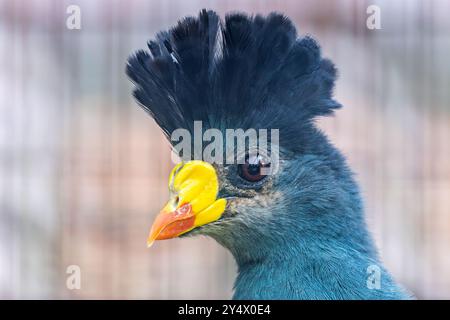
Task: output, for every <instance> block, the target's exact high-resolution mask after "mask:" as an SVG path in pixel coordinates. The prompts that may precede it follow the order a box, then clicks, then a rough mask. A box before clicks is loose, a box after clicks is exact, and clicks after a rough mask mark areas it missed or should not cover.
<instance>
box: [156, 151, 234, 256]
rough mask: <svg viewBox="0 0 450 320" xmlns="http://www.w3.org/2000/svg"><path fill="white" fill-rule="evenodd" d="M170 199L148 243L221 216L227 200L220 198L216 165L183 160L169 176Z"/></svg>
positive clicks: (169, 236) (177, 234)
mask: <svg viewBox="0 0 450 320" xmlns="http://www.w3.org/2000/svg"><path fill="white" fill-rule="evenodd" d="M169 191H170V195H171V197H170V200H169V202H168V203H167V204H166V206H165V207H164V208H163V209H162V211H161V212H160V213H159V214H158V216H157V217H156V219H155V221H154V222H153V225H152V227H151V229H150V234H149V236H148V239H147V246H148V247H150V246H151V245H152V244H153V242H154V241H155V240H163V239H170V238H175V237H178V236H180V235H182V234H183V233H186V232H188V231H190V230H192V229H194V228H196V227H199V226H202V225H205V224H208V223H210V222H213V221H216V220H218V219H219V218H220V217H221V216H222V214H223V212H224V211H225V206H226V200H225V199H222V198H221V199H217V193H218V191H219V182H218V179H217V175H216V171H215V170H214V167H213V166H212V165H211V164H209V163H207V162H203V161H199V160H194V161H189V162H186V163H179V164H178V165H176V166H175V168H173V170H172V172H171V173H170V176H169Z"/></svg>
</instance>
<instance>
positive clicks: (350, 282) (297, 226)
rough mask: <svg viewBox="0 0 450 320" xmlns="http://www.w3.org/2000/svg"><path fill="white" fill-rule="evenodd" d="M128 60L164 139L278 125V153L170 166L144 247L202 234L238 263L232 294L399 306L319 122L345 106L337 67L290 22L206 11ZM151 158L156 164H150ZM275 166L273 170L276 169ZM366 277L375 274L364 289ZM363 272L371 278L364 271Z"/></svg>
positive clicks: (353, 186) (401, 294)
mask: <svg viewBox="0 0 450 320" xmlns="http://www.w3.org/2000/svg"><path fill="white" fill-rule="evenodd" d="M148 48H149V50H147V51H145V50H140V51H137V52H135V53H134V54H132V55H131V57H130V58H129V60H128V64H127V74H128V75H129V77H130V78H131V79H132V81H133V82H134V84H135V90H134V96H135V98H136V99H137V101H138V102H139V104H140V105H141V106H142V107H143V108H144V110H146V111H147V112H148V113H149V114H150V115H151V117H153V119H154V120H155V121H156V123H157V124H158V126H159V127H160V128H161V129H162V130H163V132H164V133H165V135H166V136H167V137H168V138H169V141H171V142H173V141H172V140H171V139H170V137H171V134H172V133H173V132H174V130H176V129H180V128H183V129H186V130H188V131H189V132H192V133H193V130H194V129H193V126H194V121H201V123H202V126H203V129H205V130H206V129H208V128H215V129H218V130H220V131H221V132H224V131H225V130H227V129H230V128H231V129H237V128H241V129H243V130H247V129H251V128H252V129H255V130H259V129H278V130H279V131H278V132H279V145H278V150H279V158H278V160H277V168H276V170H272V171H271V174H261V171H262V169H267V168H270V167H271V166H275V164H274V162H273V159H271V158H270V157H267V156H262V155H259V154H257V155H256V156H255V155H252V156H249V155H245V156H244V158H245V160H244V162H243V163H240V164H228V163H223V164H217V163H212V164H211V163H208V162H206V161H202V160H199V159H197V160H192V161H184V162H181V163H180V164H178V165H176V166H175V168H174V169H173V171H172V173H171V174H170V177H169V190H170V200H169V202H168V203H167V205H166V206H165V207H164V209H163V210H162V211H161V213H160V214H159V215H158V216H157V217H156V219H155V222H154V224H153V226H152V228H151V231H150V235H149V239H148V244H149V245H151V244H152V243H153V241H154V240H162V239H169V238H174V237H178V236H182V237H184V236H195V235H199V234H201V235H207V236H210V237H212V238H214V239H215V240H217V242H218V243H220V244H221V245H222V246H223V247H225V248H227V249H228V250H229V251H230V252H231V253H232V254H233V256H234V258H235V260H236V263H237V267H238V275H237V278H236V281H235V286H234V288H235V290H234V296H233V298H235V299H404V298H411V297H412V296H411V294H410V293H408V292H407V291H406V290H404V289H403V288H402V287H401V286H399V285H398V284H396V282H395V281H394V280H393V278H392V276H391V275H390V274H389V273H388V271H387V270H386V269H385V268H384V267H383V264H382V263H381V261H380V259H379V257H378V254H377V250H376V248H375V246H374V242H373V240H372V238H371V236H370V234H369V232H368V229H367V227H366V223H365V218H364V208H363V203H362V199H361V196H360V192H359V189H358V186H357V183H356V182H355V179H354V177H353V174H352V172H351V170H350V169H349V167H348V165H347V164H346V160H345V158H344V157H343V155H342V154H341V153H340V152H339V151H338V150H337V149H336V148H335V147H334V146H333V145H332V144H331V143H330V141H329V140H328V138H327V137H326V136H325V134H324V133H323V132H322V131H321V130H319V129H318V127H317V126H316V124H315V119H317V117H319V116H326V115H332V114H333V113H334V110H335V109H338V108H340V107H341V105H340V104H339V103H338V102H337V101H335V100H334V99H333V87H334V82H335V79H336V74H337V72H336V68H335V67H334V65H333V63H332V62H331V61H330V60H328V59H325V58H323V57H322V55H321V50H320V47H319V45H318V43H317V42H316V41H315V40H313V39H312V38H311V37H309V36H298V34H297V31H296V28H295V27H294V25H293V23H292V22H291V20H290V19H288V18H287V17H286V16H284V15H282V14H278V13H271V14H269V15H267V16H262V15H252V16H250V15H247V14H243V13H231V14H228V15H226V16H225V18H224V19H221V18H220V17H219V16H218V15H217V14H216V13H215V12H213V11H209V10H202V11H201V12H200V13H199V15H198V16H197V17H186V18H183V19H182V20H180V21H179V22H178V24H177V25H176V26H174V27H173V28H171V29H170V30H168V31H161V32H159V33H158V34H157V35H156V38H155V39H154V40H151V41H149V42H148ZM155 161H156V159H155ZM273 169H275V168H273ZM370 270H372V271H373V270H374V272H375V271H378V276H379V278H378V281H379V283H378V285H376V286H371V285H369V284H368V279H369V277H370V276H371V274H370V272H372V271H370ZM368 271H370V272H368Z"/></svg>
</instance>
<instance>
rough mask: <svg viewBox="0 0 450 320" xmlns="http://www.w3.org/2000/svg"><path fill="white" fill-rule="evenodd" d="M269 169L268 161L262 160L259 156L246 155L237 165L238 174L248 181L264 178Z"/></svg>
mask: <svg viewBox="0 0 450 320" xmlns="http://www.w3.org/2000/svg"><path fill="white" fill-rule="evenodd" d="M269 171H270V162H268V161H264V159H263V158H262V157H261V156H259V155H255V156H250V157H246V159H245V163H244V164H240V165H239V167H238V173H239V176H240V177H241V178H242V179H245V180H247V181H250V182H257V181H261V180H262V179H264V178H265V177H266V176H267V175H268V174H269Z"/></svg>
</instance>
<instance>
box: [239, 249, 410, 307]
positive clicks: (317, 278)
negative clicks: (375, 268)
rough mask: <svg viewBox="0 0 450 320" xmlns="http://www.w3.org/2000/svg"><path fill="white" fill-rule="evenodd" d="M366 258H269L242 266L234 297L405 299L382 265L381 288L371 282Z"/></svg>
mask: <svg viewBox="0 0 450 320" xmlns="http://www.w3.org/2000/svg"><path fill="white" fill-rule="evenodd" d="M372 262H373V261H365V259H361V260H358V259H352V260H349V259H342V260H341V259H326V260H322V261H318V260H315V261H308V260H305V259H304V258H299V259H291V260H288V261H266V262H264V263H255V264H248V265H245V266H241V267H240V269H239V275H238V277H237V279H236V283H235V293H234V296H233V299H238V300H241V299H269V300H270V299H299V300H303V299H403V298H408V295H407V294H406V293H405V292H404V291H403V289H401V288H399V287H398V286H397V285H396V284H395V283H394V282H393V280H392V278H391V276H390V275H389V274H388V273H387V272H386V271H385V270H384V268H382V267H381V268H382V269H381V270H382V275H381V276H382V278H381V286H380V288H373V287H370V286H368V284H367V283H368V277H369V276H370V275H369V274H368V273H367V266H366V264H367V263H372Z"/></svg>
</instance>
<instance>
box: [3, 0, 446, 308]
mask: <svg viewBox="0 0 450 320" xmlns="http://www.w3.org/2000/svg"><path fill="white" fill-rule="evenodd" d="M72 4H75V5H78V6H79V7H80V9H81V29H80V30H69V29H68V28H67V27H66V19H67V18H68V16H69V15H68V14H67V13H66V9H67V7H68V6H69V5H72ZM371 4H375V5H378V6H379V8H380V10H381V29H380V30H369V29H368V28H367V27H366V19H367V17H368V14H367V13H366V9H367V7H368V6H369V5H371ZM203 7H206V8H211V9H214V10H216V11H218V12H219V13H220V14H221V16H222V17H223V15H224V14H225V13H226V12H229V11H245V12H248V13H262V14H267V13H269V12H271V11H274V10H276V11H279V12H282V13H285V14H287V15H288V16H289V17H290V18H292V20H293V21H294V22H295V24H296V25H297V27H298V32H299V34H301V35H305V34H310V35H312V36H313V37H315V38H316V39H317V40H318V41H319V42H320V44H321V45H322V48H323V54H324V55H325V56H326V57H329V58H331V59H332V60H333V61H334V62H335V63H336V65H337V67H338V68H339V70H340V78H339V80H338V82H337V87H336V96H337V100H339V101H340V102H341V103H342V104H343V105H344V106H345V107H344V108H343V109H342V110H339V111H338V112H337V116H336V117H334V118H329V119H323V120H321V121H320V122H319V125H320V126H321V127H322V128H323V129H324V130H325V131H326V132H327V133H328V135H329V136H330V138H331V140H332V141H333V142H334V143H335V145H337V146H338V147H339V148H340V149H341V150H342V151H343V153H344V154H345V155H346V156H347V157H348V159H349V162H350V165H351V167H352V168H353V170H354V171H355V172H356V178H357V180H358V182H359V183H360V185H361V189H362V193H363V196H364V199H365V206H366V215H367V220H368V225H369V227H370V229H371V231H372V233H373V235H374V237H375V239H376V242H377V245H378V247H379V249H380V253H381V257H382V259H383V261H384V262H385V264H386V266H387V267H388V269H390V270H391V272H392V273H393V274H394V276H395V277H396V278H397V279H398V280H399V281H400V282H401V283H403V284H404V286H406V287H407V288H408V289H410V290H411V291H413V292H414V293H415V294H416V296H417V297H418V298H447V299H448V298H450V143H449V138H450V90H449V89H450V86H449V85H450V62H449V60H448V59H449V53H450V19H449V17H450V2H449V1H446V0H441V1H438V0H435V1H419V0H403V1H402V0H397V1H388V0H384V1H375V0H374V1H361V0H343V1H331V0H330V1H328V0H319V1H318V0H302V1H298V0H284V1H269V0H265V1H263V0H260V1H253V0H227V1H204V0H178V1H163V0H145V1H144V0H142V1H137V0H126V1H119V0H115V1H114V0H111V1H109V0H108V1H107V0H96V1H92V0H91V1H87V0H86V1H81V0H71V1H57V0H35V1H31V0H27V1H25V0H14V1H13V0H0V66H1V68H0V70H1V72H0V298H4V299H5V298H6V299H15V298H26V299H28V298H44V299H48V298H64V299H65V298H69V299H70V298H79V299H85V298H126V299H174V298H188V299H190V298H192V299H195V298H200V299H216V298H223V299H228V298H230V297H231V294H232V285H233V281H234V277H235V273H236V267H235V264H234V261H233V258H232V257H231V255H230V254H229V253H228V252H227V251H226V250H225V249H223V248H221V247H220V246H219V245H218V244H217V243H215V241H214V240H212V239H208V238H204V237H203V238H194V239H181V240H180V239H174V240H171V241H161V242H158V243H156V245H154V246H153V247H152V248H151V249H147V248H146V237H147V234H148V230H149V227H150V225H151V222H152V220H153V218H154V216H155V214H156V213H157V212H159V209H160V208H161V207H162V205H163V204H164V203H165V200H166V198H167V196H168V192H167V177H168V174H169V172H170V169H171V167H172V166H173V164H172V162H171V160H170V148H169V144H168V143H167V142H166V141H165V139H164V137H163V136H162V134H161V133H160V131H159V129H158V127H157V126H156V125H155V123H154V122H153V120H151V119H150V117H148V116H147V114H146V113H145V112H144V111H143V110H141V109H140V108H139V107H138V106H137V104H136V103H135V102H134V101H133V99H132V96H131V90H132V85H131V83H130V82H129V80H128V79H127V77H126V76H125V73H124V69H125V64H126V59H127V57H128V55H129V54H130V53H131V52H133V51H134V50H136V49H139V48H145V47H146V41H147V40H148V39H150V38H152V37H154V35H155V33H156V32H157V31H158V30H160V29H166V28H168V27H170V26H172V25H173V24H175V23H176V21H177V20H178V19H179V18H181V17H183V16H186V15H196V14H197V13H198V11H199V10H200V9H201V8H203ZM70 265H77V266H79V267H80V268H81V289H80V290H69V289H68V288H67V287H66V279H67V277H68V276H69V275H68V274H67V273H66V269H67V267H68V266H70Z"/></svg>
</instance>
